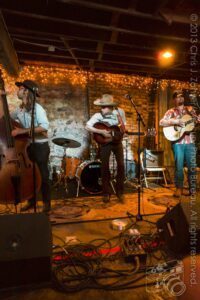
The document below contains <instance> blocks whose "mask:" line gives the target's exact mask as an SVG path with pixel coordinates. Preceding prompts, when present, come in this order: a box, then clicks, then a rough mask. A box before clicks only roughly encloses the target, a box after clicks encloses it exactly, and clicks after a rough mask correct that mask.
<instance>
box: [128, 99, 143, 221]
mask: <svg viewBox="0 0 200 300" xmlns="http://www.w3.org/2000/svg"><path fill="white" fill-rule="evenodd" d="M126 98H127V99H129V100H130V101H131V103H132V106H133V107H134V109H135V111H136V114H137V127H138V130H137V131H138V149H137V155H138V172H137V183H138V185H137V192H138V212H137V215H136V220H137V221H141V220H142V215H141V213H140V206H141V203H140V202H141V199H140V197H141V169H140V152H141V151H140V145H141V140H140V136H141V123H142V125H143V126H144V127H145V123H144V121H143V118H142V116H141V114H140V113H139V112H138V110H137V107H136V105H135V103H134V102H133V99H132V97H131V96H130V95H128V94H127V95H126Z"/></svg>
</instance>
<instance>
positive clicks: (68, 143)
mask: <svg viewBox="0 0 200 300" xmlns="http://www.w3.org/2000/svg"><path fill="white" fill-rule="evenodd" d="M52 142H53V143H54V144H56V145H58V146H61V147H65V148H78V147H80V146H81V144H80V143H79V142H77V141H75V140H71V139H66V138H55V139H53V140H52Z"/></svg>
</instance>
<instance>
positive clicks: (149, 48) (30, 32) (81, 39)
mask: <svg viewBox="0 0 200 300" xmlns="http://www.w3.org/2000/svg"><path fill="white" fill-rule="evenodd" d="M9 31H10V32H11V35H13V34H14V33H16V32H18V33H25V34H27V33H28V34H32V35H34V34H35V35H37V36H38V38H39V36H41V34H42V35H51V37H58V38H59V37H60V34H59V33H49V32H45V31H38V30H30V29H24V28H19V27H12V26H9ZM62 36H63V37H65V38H66V39H67V40H68V41H69V40H78V41H90V42H97V43H98V42H99V41H101V40H99V39H95V38H85V37H82V36H75V35H64V34H62ZM152 38H153V36H152ZM102 42H104V43H106V44H109V45H113V43H112V42H111V41H109V40H108V41H106V40H102ZM117 45H118V46H123V47H126V48H130V49H143V50H145V49H146V50H155V51H158V50H159V49H158V47H149V46H146V45H144V44H141V45H139V44H138V45H136V44H131V43H130V42H129V43H122V42H117ZM188 45H189V43H188ZM188 47H189V46H188Z"/></svg>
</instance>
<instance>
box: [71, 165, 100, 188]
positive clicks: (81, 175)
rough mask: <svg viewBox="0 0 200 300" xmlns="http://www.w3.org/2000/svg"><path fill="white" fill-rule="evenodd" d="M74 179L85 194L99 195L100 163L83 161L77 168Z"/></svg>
mask: <svg viewBox="0 0 200 300" xmlns="http://www.w3.org/2000/svg"><path fill="white" fill-rule="evenodd" d="M76 178H77V180H78V181H79V184H80V186H81V187H82V188H83V189H84V190H85V191H86V192H87V193H89V194H100V193H101V192H102V180H101V162H100V161H84V162H83V163H82V164H80V165H79V166H78V168H77V171H76Z"/></svg>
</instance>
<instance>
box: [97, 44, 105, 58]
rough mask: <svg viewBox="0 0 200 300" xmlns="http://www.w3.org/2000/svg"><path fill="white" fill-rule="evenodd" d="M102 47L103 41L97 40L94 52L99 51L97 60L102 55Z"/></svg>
mask: <svg viewBox="0 0 200 300" xmlns="http://www.w3.org/2000/svg"><path fill="white" fill-rule="evenodd" d="M103 47H104V43H103V42H98V44H97V48H96V52H98V53H99V55H98V60H101V59H102V56H103Z"/></svg>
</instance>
